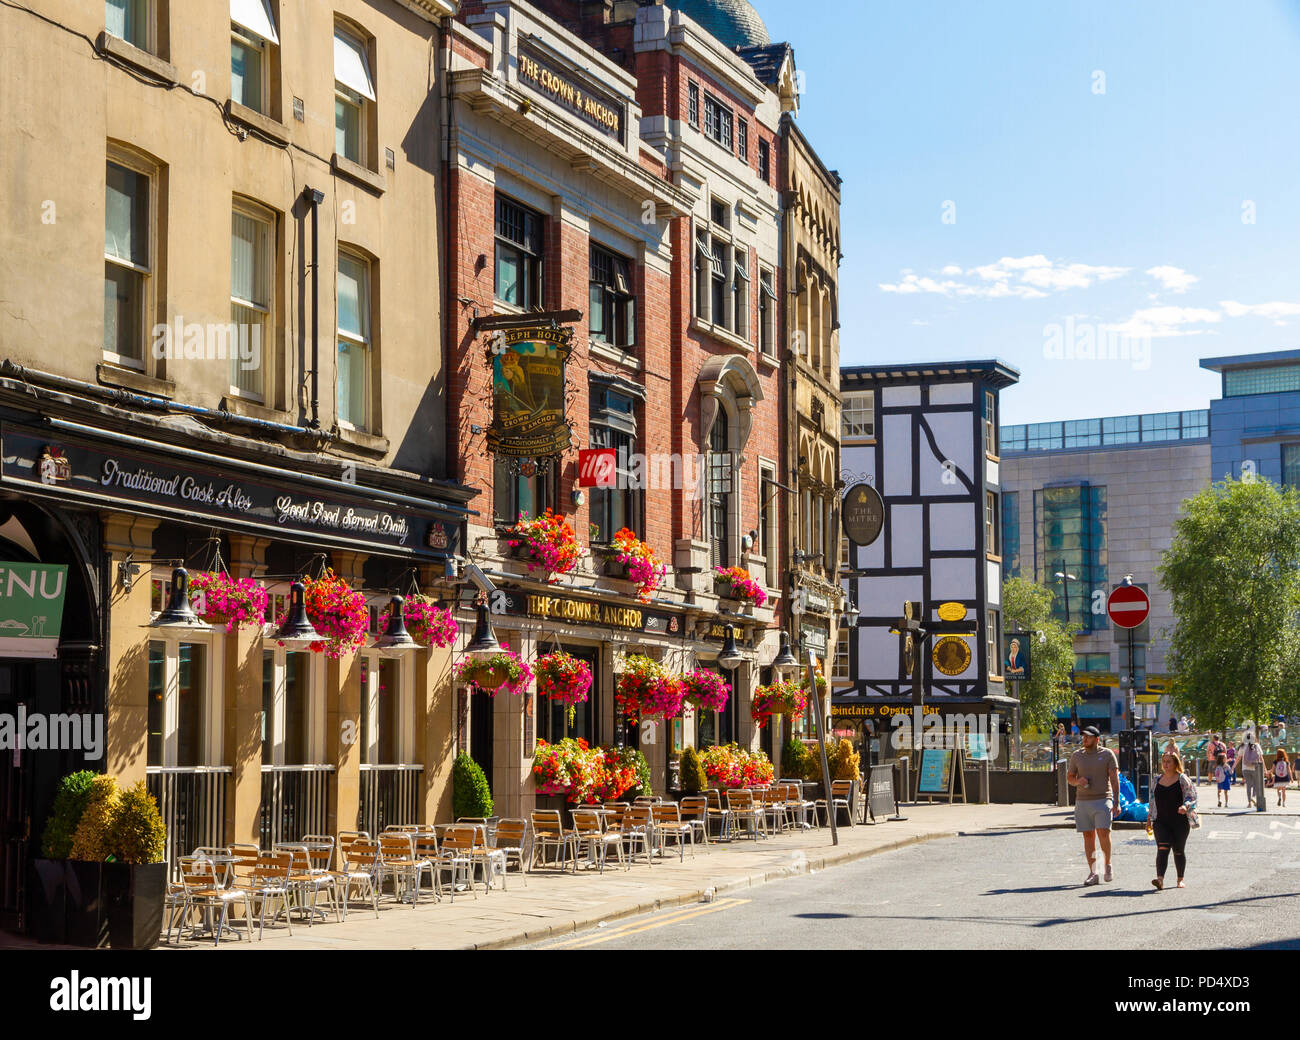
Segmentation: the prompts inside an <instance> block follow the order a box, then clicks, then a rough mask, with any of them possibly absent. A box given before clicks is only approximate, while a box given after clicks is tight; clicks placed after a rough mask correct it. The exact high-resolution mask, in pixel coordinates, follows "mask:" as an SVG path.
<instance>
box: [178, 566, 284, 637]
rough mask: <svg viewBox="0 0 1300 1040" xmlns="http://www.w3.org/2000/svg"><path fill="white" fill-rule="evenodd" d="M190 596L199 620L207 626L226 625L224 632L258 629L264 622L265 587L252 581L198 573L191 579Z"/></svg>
mask: <svg viewBox="0 0 1300 1040" xmlns="http://www.w3.org/2000/svg"><path fill="white" fill-rule="evenodd" d="M190 593H191V599H190V601H191V603H193V604H194V612H195V613H196V614H198V616H199V618H200V619H201V620H202V621H204V622H205V623H207V624H209V625H225V626H226V631H227V632H233V631H234V630H235V629H238V628H243V627H245V626H254V625H255V626H257V627H258V628H261V627H262V624H263V622H264V619H265V618H266V603H267V599H268V596H267V591H266V586H264V585H263V584H262V583H261V582H260V581H255V580H253V579H252V578H232V577H231V576H230V575H229V574H224V573H223V574H218V573H217V572H215V571H197V572H196V573H194V574H191V575H190Z"/></svg>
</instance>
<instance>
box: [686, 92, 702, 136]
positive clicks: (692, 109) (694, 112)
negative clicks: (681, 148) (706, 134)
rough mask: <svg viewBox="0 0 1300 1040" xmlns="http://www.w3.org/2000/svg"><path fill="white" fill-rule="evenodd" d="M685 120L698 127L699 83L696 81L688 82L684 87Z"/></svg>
mask: <svg viewBox="0 0 1300 1040" xmlns="http://www.w3.org/2000/svg"><path fill="white" fill-rule="evenodd" d="M686 121H687V122H688V123H690V124H691V126H693V127H695V129H696V130H698V129H699V128H700V85H699V84H698V83H693V82H692V83H689V84H688V85H687V87H686Z"/></svg>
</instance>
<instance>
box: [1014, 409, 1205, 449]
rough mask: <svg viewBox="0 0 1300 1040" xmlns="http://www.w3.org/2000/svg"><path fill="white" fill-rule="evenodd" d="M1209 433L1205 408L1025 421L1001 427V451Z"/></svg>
mask: <svg viewBox="0 0 1300 1040" xmlns="http://www.w3.org/2000/svg"><path fill="white" fill-rule="evenodd" d="M1209 435H1210V412H1209V409H1207V408H1199V409H1194V410H1192V411H1186V412H1158V413H1155V414H1152V415H1117V416H1111V417H1109V418H1105V419H1073V420H1067V421H1065V422H1047V423H1027V424H1022V425H1020V426H1004V427H1003V428H1002V441H1001V445H1002V454H1004V455H1005V454H1009V453H1013V452H1022V451H1023V452H1029V451H1067V450H1072V449H1074V450H1077V449H1081V448H1104V447H1112V446H1116V445H1123V444H1158V443H1160V442H1162V441H1179V440H1184V441H1186V440H1198V439H1202V438H1205V437H1208V436H1209Z"/></svg>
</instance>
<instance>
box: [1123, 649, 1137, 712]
mask: <svg viewBox="0 0 1300 1040" xmlns="http://www.w3.org/2000/svg"><path fill="white" fill-rule="evenodd" d="M1136 699H1137V673H1136V672H1134V671H1133V629H1131V628H1130V629H1129V630H1128V698H1127V702H1126V705H1125V706H1126V707H1127V708H1128V728H1129V729H1137V718H1136V714H1137V704H1136V703H1135V702H1136Z"/></svg>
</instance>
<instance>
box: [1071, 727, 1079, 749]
mask: <svg viewBox="0 0 1300 1040" xmlns="http://www.w3.org/2000/svg"><path fill="white" fill-rule="evenodd" d="M1078 739H1079V724H1078V723H1077V722H1071V723H1070V743H1071V744H1074V743H1076V742H1077V741H1078Z"/></svg>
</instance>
